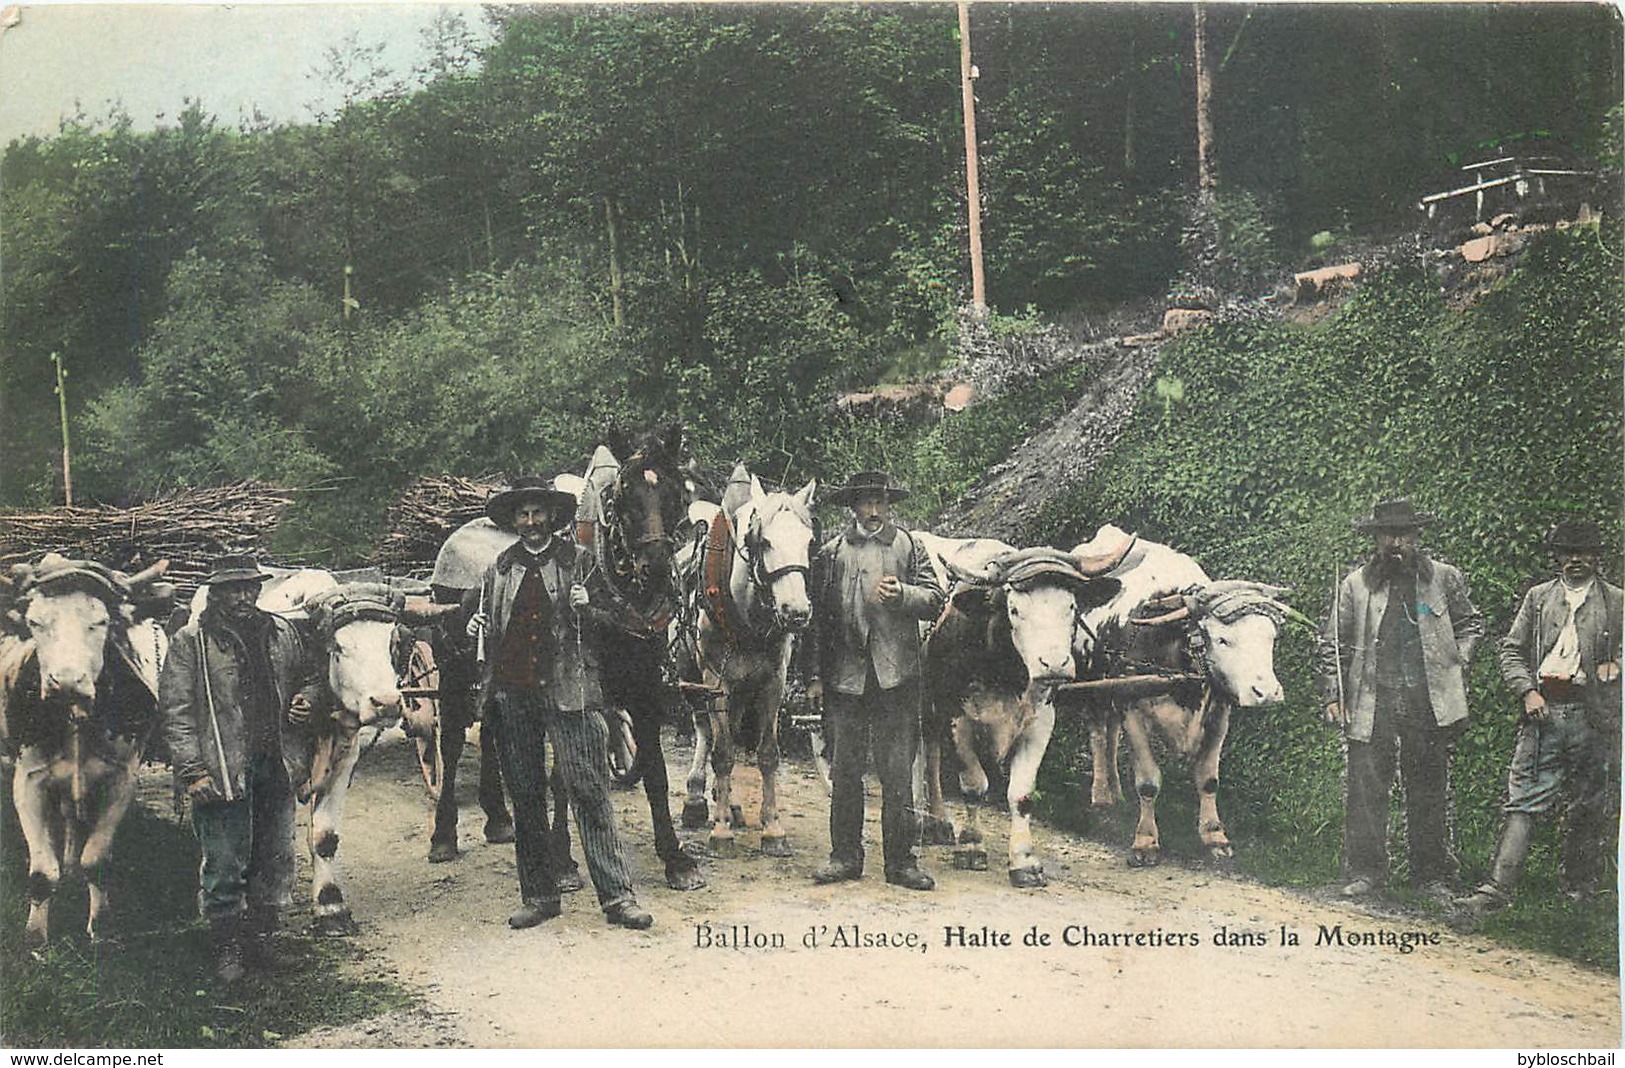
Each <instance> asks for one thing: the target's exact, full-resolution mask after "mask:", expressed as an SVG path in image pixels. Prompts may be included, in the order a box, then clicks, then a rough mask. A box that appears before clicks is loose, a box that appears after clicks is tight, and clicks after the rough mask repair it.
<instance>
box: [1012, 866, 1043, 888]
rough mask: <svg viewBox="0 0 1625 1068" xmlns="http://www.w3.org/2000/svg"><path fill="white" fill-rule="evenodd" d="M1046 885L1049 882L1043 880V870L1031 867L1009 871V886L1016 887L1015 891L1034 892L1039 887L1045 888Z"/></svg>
mask: <svg viewBox="0 0 1625 1068" xmlns="http://www.w3.org/2000/svg"><path fill="white" fill-rule="evenodd" d="M1048 884H1049V880H1048V879H1045V878H1044V869H1043V868H1039V867H1033V868H1011V869H1010V885H1011V886H1014V887H1016V888H1017V889H1021V890H1035V889H1037V888H1038V887H1040V886H1047V885H1048Z"/></svg>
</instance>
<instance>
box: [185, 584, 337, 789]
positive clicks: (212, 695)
mask: <svg viewBox="0 0 1625 1068" xmlns="http://www.w3.org/2000/svg"><path fill="white" fill-rule="evenodd" d="M208 621H209V613H208V612H207V611H205V612H203V613H202V614H201V615H200V616H199V617H198V618H196V619H193V620H192V621H191V622H190V623H188V624H187V625H186V626H184V627H182V628H181V629H180V630H179V631H177V632H176V634H175V636H174V638H172V639H171V640H170V644H169V656H168V657H167V658H166V659H165V660H164V668H163V672H162V673H161V674H160V675H159V677H158V708H159V714H160V715H161V716H162V717H163V724H164V738H165V740H166V741H167V742H168V743H169V752H170V756H171V759H172V760H173V762H174V767H175V771H176V773H177V774H178V775H179V776H180V778H181V781H182V782H185V783H192V782H195V781H197V780H198V779H201V778H202V777H203V776H204V775H208V776H210V777H211V778H212V779H214V782H215V786H216V787H217V788H218V789H219V790H220V791H221V793H222V794H225V795H226V796H227V797H228V798H232V799H235V798H240V797H242V795H243V793H244V790H245V788H246V786H247V782H248V758H249V751H248V750H249V740H250V738H249V722H248V716H249V700H248V697H249V695H248V694H247V693H245V692H244V686H245V685H246V683H247V681H248V677H249V668H248V666H247V665H246V664H244V663H243V656H244V652H245V651H244V650H243V649H242V648H241V646H240V645H239V644H238V643H237V641H236V640H234V639H233V638H230V637H228V636H227V635H226V634H224V633H222V631H221V630H220V629H219V628H218V627H215V626H209V625H206V624H207V623H208ZM264 635H265V641H266V644H267V652H268V653H269V660H270V665H271V686H272V689H273V690H274V691H275V693H274V694H272V697H273V699H274V701H275V706H274V707H275V708H276V733H277V738H278V742H279V747H280V748H281V750H282V759H283V766H284V769H286V770H287V771H288V772H289V774H290V775H294V776H295V777H298V778H302V777H303V775H302V773H301V772H300V771H298V770H297V769H301V768H302V767H303V765H304V764H306V763H308V759H307V758H306V757H305V756H304V754H303V749H304V743H305V741H306V740H305V739H304V738H302V737H301V732H299V731H298V730H296V729H294V728H292V727H291V726H290V725H289V724H288V723H287V712H288V706H289V705H290V704H291V703H292V701H293V698H294V696H295V695H296V694H302V695H303V696H304V697H305V699H306V700H307V701H309V702H310V704H311V707H312V708H313V709H314V710H315V713H314V714H313V716H312V718H313V719H315V718H318V717H320V716H321V715H323V714H324V709H325V708H326V707H327V705H328V704H330V702H329V701H328V700H327V687H326V686H325V685H324V684H323V682H322V680H321V676H320V664H319V662H318V658H316V657H314V656H312V655H311V654H312V650H311V649H310V648H309V646H308V644H307V642H306V641H305V639H304V637H303V636H302V635H301V634H300V632H299V630H298V628H297V627H295V626H294V624H293V623H291V622H289V621H288V620H285V619H282V618H280V617H278V616H267V622H266V628H265V631H264ZM205 663H207V666H208V673H207V685H205V674H204V670H203V665H204V664H205ZM211 713H212V714H211Z"/></svg>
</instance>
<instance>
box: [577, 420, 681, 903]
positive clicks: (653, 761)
mask: <svg viewBox="0 0 1625 1068" xmlns="http://www.w3.org/2000/svg"><path fill="white" fill-rule="evenodd" d="M606 437H607V438H608V444H607V445H603V446H599V448H598V449H597V451H595V452H594V453H593V457H592V460H591V463H590V465H589V467H588V469H587V484H586V486H585V487H584V488H583V489H582V491H581V506H580V509H579V511H578V512H577V514H576V537H577V540H578V541H580V542H581V543H582V544H583V545H586V546H588V547H589V548H591V549H592V550H593V552H594V553H595V555H596V556H597V559H598V567H599V569H600V570H601V573H602V576H603V579H604V586H605V588H606V589H607V590H608V591H609V593H610V598H611V601H610V604H608V605H606V606H603V607H605V608H607V609H608V610H609V612H610V614H611V615H612V617H613V618H614V620H615V624H614V625H613V626H610V627H606V628H602V630H601V634H600V640H601V641H602V643H603V656H602V662H603V664H604V678H603V683H604V697H605V703H606V704H607V705H608V707H609V708H610V709H615V708H624V709H626V710H627V712H628V713H629V714H630V715H631V719H632V738H633V741H634V743H635V746H636V750H637V755H636V758H635V760H634V763H633V766H632V770H631V773H630V775H629V776H627V778H628V779H630V780H632V781H636V780H637V779H639V778H641V779H642V780H643V790H644V793H645V795H646V796H647V797H648V799H649V815H650V818H651V820H652V821H653V823H654V832H655V852H656V853H657V854H659V856H660V859H661V861H662V863H664V864H665V866H666V885H668V886H670V887H671V888H672V889H674V890H697V889H699V888H700V887H702V886H704V885H705V880H704V879H703V878H702V877H701V876H700V872H699V866H698V865H697V864H696V863H695V862H694V859H693V858H692V857H690V856H688V855H687V854H686V853H684V852H682V850H681V849H680V848H679V843H678V840H677V831H676V829H675V827H674V826H673V824H672V818H671V807H670V802H669V800H668V798H669V796H670V783H669V782H668V779H667V773H666V756H665V753H664V751H663V750H662V749H661V745H660V726H661V723H662V722H663V720H664V719H665V713H666V709H667V707H668V706H669V705H670V704H672V701H673V698H674V696H675V695H674V692H673V687H672V685H671V684H670V682H668V678H669V677H670V672H669V671H668V669H667V664H668V661H669V652H668V644H667V642H668V639H667V635H668V632H669V631H670V629H671V623H672V621H673V618H674V616H675V615H676V614H677V612H678V607H679V603H680V598H679V593H678V586H677V582H676V579H675V575H674V572H673V554H674V550H675V547H676V542H677V541H678V540H679V539H680V538H681V537H682V535H683V532H684V531H685V530H686V529H687V523H686V520H687V508H688V492H687V490H686V488H685V485H684V480H683V476H682V472H681V470H680V467H679V464H680V457H681V452H682V442H683V427H682V424H680V423H674V424H672V425H670V426H667V427H664V428H662V429H660V430H655V431H649V432H646V433H643V434H640V435H638V436H637V437H635V438H630V439H629V438H627V437H626V436H625V435H623V434H620V433H617V432H614V431H612V432H610V433H609V434H608V435H606ZM618 456H624V457H625V458H626V459H625V461H624V462H622V461H620V460H617V459H616V457H618Z"/></svg>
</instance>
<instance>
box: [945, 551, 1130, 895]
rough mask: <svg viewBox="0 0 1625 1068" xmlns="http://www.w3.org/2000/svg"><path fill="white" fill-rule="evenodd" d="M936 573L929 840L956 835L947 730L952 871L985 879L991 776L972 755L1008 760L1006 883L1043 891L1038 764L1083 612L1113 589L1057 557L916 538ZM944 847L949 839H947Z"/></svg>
mask: <svg viewBox="0 0 1625 1068" xmlns="http://www.w3.org/2000/svg"><path fill="white" fill-rule="evenodd" d="M915 537H917V538H919V539H920V541H921V543H922V544H923V545H924V546H925V548H926V549H927V550H928V551H929V552H930V553H931V555H932V557H933V560H934V561H935V562H936V563H937V566H938V567H939V568H941V569H942V570H943V571H944V572H945V573H946V574H948V575H950V576H952V578H953V579H954V580H955V582H956V583H957V584H958V586H957V588H956V589H955V590H954V592H953V594H952V595H951V597H950V599H949V601H948V603H947V605H946V606H945V607H944V609H943V614H942V617H941V618H940V619H939V620H938V621H937V623H936V625H935V627H934V628H933V629H932V631H931V635H930V638H929V639H928V640H927V643H926V649H925V672H926V691H927V700H926V709H925V730H924V731H923V739H924V747H923V748H924V751H925V759H926V774H925V780H926V803H927V807H928V810H929V817H928V829H929V836H928V837H929V840H935V841H941V840H942V838H940V837H937V836H939V835H941V834H943V832H944V831H945V830H946V831H947V832H948V833H949V834H951V832H952V828H951V826H950V825H949V824H948V820H947V813H946V811H945V809H944V806H943V801H942V785H941V782H942V767H941V749H942V736H943V734H944V732H945V730H946V729H951V731H952V737H953V743H954V751H955V754H956V756H957V757H958V761H959V768H960V771H959V787H960V792H961V794H962V796H963V797H964V799H965V804H966V809H965V823H964V827H963V828H962V829H961V831H960V834H959V836H958V841H959V843H960V844H961V846H963V847H965V848H963V849H961V851H960V852H959V854H957V855H956V863H957V864H959V865H960V866H964V867H969V868H974V869H982V868H985V867H986V866H987V851H986V850H985V849H983V848H982V847H981V844H980V843H981V840H982V835H981V830H980V828H979V827H978V825H977V824H978V821H977V807H976V806H977V804H978V803H979V802H981V801H982V800H983V799H984V798H985V797H986V796H987V792H988V775H987V771H986V769H985V768H984V767H983V765H982V762H981V759H980V757H979V756H978V754H977V742H978V740H982V741H985V742H986V743H987V744H988V746H989V748H990V749H991V752H992V756H993V759H994V760H995V761H997V762H999V763H1003V762H1005V761H1008V762H1009V772H1008V776H1007V780H1006V797H1007V801H1008V805H1009V811H1010V850H1009V878H1010V882H1011V884H1012V885H1014V886H1019V887H1037V886H1043V885H1044V883H1045V878H1044V869H1043V864H1042V862H1041V861H1040V860H1039V859H1038V857H1037V855H1036V853H1035V852H1034V850H1033V841H1032V825H1031V820H1030V818H1029V813H1030V811H1031V801H1032V794H1033V790H1034V788H1035V786H1036V784H1037V779H1038V766H1039V764H1040V763H1041V762H1042V761H1043V758H1044V753H1045V751H1046V749H1048V747H1049V740H1050V736H1051V735H1052V734H1053V732H1054V730H1055V702H1054V694H1055V688H1056V687H1057V686H1058V685H1060V684H1062V683H1066V682H1070V681H1072V679H1073V677H1074V675H1075V670H1074V655H1073V645H1074V643H1075V641H1076V639H1077V636H1078V618H1079V614H1080V612H1081V611H1082V610H1083V609H1085V608H1088V607H1090V606H1092V605H1095V604H1098V603H1099V602H1100V601H1103V600H1105V599H1106V598H1108V597H1110V596H1111V595H1112V593H1113V592H1114V591H1115V590H1116V589H1117V583H1116V582H1114V581H1112V580H1109V579H1105V580H1102V579H1099V578H1096V577H1095V576H1093V575H1092V574H1090V573H1088V572H1086V571H1085V570H1084V569H1083V568H1081V567H1080V566H1079V564H1078V562H1077V561H1076V560H1075V559H1074V558H1073V557H1071V556H1068V555H1067V554H1065V553H1062V552H1059V551H1057V550H1054V549H1046V548H1036V549H1023V550H1015V549H1011V548H1010V546H1008V545H1005V544H1003V543H1002V542H996V541H992V540H990V539H972V540H968V541H958V542H955V541H949V540H948V539H943V538H938V537H936V536H934V535H930V534H917V535H915ZM952 840H953V839H952V838H951V837H950V838H948V841H952Z"/></svg>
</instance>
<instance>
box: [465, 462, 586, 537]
mask: <svg viewBox="0 0 1625 1068" xmlns="http://www.w3.org/2000/svg"><path fill="white" fill-rule="evenodd" d="M528 500H534V501H541V502H543V503H544V504H546V505H547V509H548V512H549V514H550V515H552V516H553V525H554V526H556V527H559V526H563V525H564V524H565V523H568V522H569V521H570V520H571V519H572V518H573V517H574V516H575V512H576V499H575V495H574V494H571V493H566V492H565V491H564V490H561V489H558V488H556V487H555V486H554V485H553V480H552V479H550V478H543V477H541V476H540V475H525V476H523V477H520V478H516V479H514V480H513V485H511V486H509V487H508V488H507V489H504V490H498V491H497V492H496V493H493V494H491V497H490V499H489V500H487V501H486V502H485V515H486V517H487V518H488V519H490V520H491V522H493V523H495V524H496V525H497V526H499V527H501V528H502V529H503V530H508V531H511V530H513V516H514V513H515V512H517V511H518V510H519V503H520V502H521V501H528Z"/></svg>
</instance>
